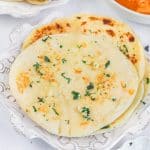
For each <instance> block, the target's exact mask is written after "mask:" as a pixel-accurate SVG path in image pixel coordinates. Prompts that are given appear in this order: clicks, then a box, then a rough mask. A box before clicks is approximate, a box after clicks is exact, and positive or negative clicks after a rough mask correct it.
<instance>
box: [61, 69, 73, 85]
mask: <svg viewBox="0 0 150 150" xmlns="http://www.w3.org/2000/svg"><path fill="white" fill-rule="evenodd" d="M61 76H62V77H63V78H64V79H66V80H67V83H68V84H69V83H70V81H71V79H70V78H68V77H66V76H65V72H63V73H61Z"/></svg>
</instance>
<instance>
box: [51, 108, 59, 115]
mask: <svg viewBox="0 0 150 150" xmlns="http://www.w3.org/2000/svg"><path fill="white" fill-rule="evenodd" d="M52 110H53V111H54V113H55V114H56V115H57V116H59V113H58V112H57V111H56V109H55V108H54V107H52Z"/></svg>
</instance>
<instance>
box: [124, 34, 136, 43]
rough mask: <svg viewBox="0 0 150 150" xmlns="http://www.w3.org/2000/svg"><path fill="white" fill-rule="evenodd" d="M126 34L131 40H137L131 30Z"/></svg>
mask: <svg viewBox="0 0 150 150" xmlns="http://www.w3.org/2000/svg"><path fill="white" fill-rule="evenodd" d="M126 36H127V37H128V39H129V42H134V41H135V38H134V36H133V35H132V34H131V33H130V32H127V33H126Z"/></svg>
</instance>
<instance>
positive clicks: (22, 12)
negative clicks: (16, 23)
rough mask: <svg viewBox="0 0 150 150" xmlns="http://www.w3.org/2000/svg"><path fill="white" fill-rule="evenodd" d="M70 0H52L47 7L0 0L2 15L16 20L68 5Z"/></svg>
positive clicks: (0, 13)
mask: <svg viewBox="0 0 150 150" xmlns="http://www.w3.org/2000/svg"><path fill="white" fill-rule="evenodd" d="M68 1H69V0H50V1H49V3H48V4H45V5H32V4H29V3H26V2H8V1H5V0H0V15H2V14H7V15H11V16H13V17H16V18H27V17H28V18H29V17H33V16H36V15H38V14H39V13H40V12H41V11H42V10H46V9H48V8H52V7H56V6H58V5H62V4H65V3H67V2H68Z"/></svg>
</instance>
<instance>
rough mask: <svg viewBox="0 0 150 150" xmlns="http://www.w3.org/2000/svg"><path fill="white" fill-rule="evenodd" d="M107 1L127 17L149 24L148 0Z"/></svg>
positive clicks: (149, 9) (149, 6) (149, 7)
mask: <svg viewBox="0 0 150 150" xmlns="http://www.w3.org/2000/svg"><path fill="white" fill-rule="evenodd" d="M108 2H110V4H111V6H113V8H115V9H116V10H117V11H118V13H119V14H121V15H123V16H124V17H126V18H127V19H129V20H132V21H134V22H137V23H142V24H149V25H150V0H108Z"/></svg>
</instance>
